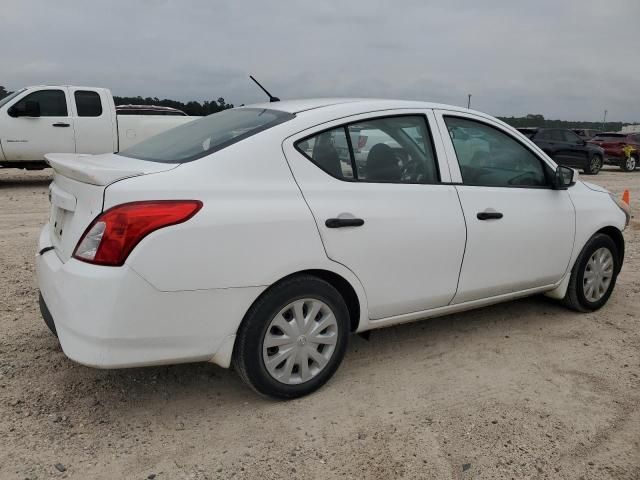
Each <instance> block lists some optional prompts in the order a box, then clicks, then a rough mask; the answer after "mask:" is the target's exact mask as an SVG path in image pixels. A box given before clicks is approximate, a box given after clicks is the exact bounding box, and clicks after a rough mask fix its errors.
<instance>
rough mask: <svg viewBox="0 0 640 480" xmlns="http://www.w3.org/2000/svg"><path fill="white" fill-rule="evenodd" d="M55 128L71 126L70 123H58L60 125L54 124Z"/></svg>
mask: <svg viewBox="0 0 640 480" xmlns="http://www.w3.org/2000/svg"><path fill="white" fill-rule="evenodd" d="M52 126H53V127H70V126H71V124H69V123H63V122H58V123H54V124H52Z"/></svg>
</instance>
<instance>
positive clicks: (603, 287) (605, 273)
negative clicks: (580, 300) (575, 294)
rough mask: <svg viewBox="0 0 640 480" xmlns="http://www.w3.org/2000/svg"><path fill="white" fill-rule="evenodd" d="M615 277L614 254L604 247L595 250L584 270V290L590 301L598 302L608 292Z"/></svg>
mask: <svg viewBox="0 0 640 480" xmlns="http://www.w3.org/2000/svg"><path fill="white" fill-rule="evenodd" d="M612 277H613V255H611V251H610V250H609V249H608V248H605V247H602V248H599V249H598V250H596V251H595V252H593V255H591V258H590V259H589V261H588V262H587V268H586V269H585V271H584V279H583V291H584V296H585V297H586V299H587V300H589V301H590V302H597V301H598V300H600V299H601V298H602V297H603V296H604V294H605V293H606V292H607V289H608V288H609V285H610V284H611V278H612Z"/></svg>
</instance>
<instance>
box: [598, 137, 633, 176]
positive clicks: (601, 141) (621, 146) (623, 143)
mask: <svg viewBox="0 0 640 480" xmlns="http://www.w3.org/2000/svg"><path fill="white" fill-rule="evenodd" d="M589 143H591V144H592V145H597V146H598V147H600V148H602V149H603V150H604V154H605V155H604V161H605V163H609V164H611V165H618V166H619V167H620V168H621V169H622V170H624V171H625V172H632V171H634V170H635V169H636V168H638V165H639V164H640V162H639V160H638V159H640V133H615V132H606V133H600V134H598V135H596V136H595V137H594V138H593V139H591V140H590V141H589ZM626 152H628V154H627V153H626Z"/></svg>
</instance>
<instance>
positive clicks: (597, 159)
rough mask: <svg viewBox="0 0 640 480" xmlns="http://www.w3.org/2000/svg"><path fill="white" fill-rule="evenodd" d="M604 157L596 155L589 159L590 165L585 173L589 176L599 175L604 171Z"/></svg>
mask: <svg viewBox="0 0 640 480" xmlns="http://www.w3.org/2000/svg"><path fill="white" fill-rule="evenodd" d="M602 164H603V163H602V157H601V156H600V155H594V156H593V157H591V158H590V159H589V165H587V168H585V169H584V173H586V174H587V175H597V174H598V173H600V170H602Z"/></svg>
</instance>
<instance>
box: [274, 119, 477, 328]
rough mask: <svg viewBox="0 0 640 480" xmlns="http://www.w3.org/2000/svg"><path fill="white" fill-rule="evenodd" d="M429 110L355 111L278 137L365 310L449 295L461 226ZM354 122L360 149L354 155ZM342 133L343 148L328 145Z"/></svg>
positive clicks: (387, 311) (429, 302)
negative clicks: (361, 293) (363, 151)
mask: <svg viewBox="0 0 640 480" xmlns="http://www.w3.org/2000/svg"><path fill="white" fill-rule="evenodd" d="M378 115H379V114H378ZM428 116H431V117H432V118H433V113H432V112H431V111H426V110H424V111H416V112H413V113H403V114H402V115H397V116H393V115H386V116H384V117H380V116H376V115H375V114H369V115H359V116H355V117H350V118H349V119H342V120H339V121H334V122H330V123H327V124H323V125H322V126H318V127H314V128H311V129H308V130H305V131H304V132H300V133H299V134H296V135H294V136H292V137H290V138H288V139H286V140H285V142H284V143H283V149H284V152H285V155H286V158H287V161H288V162H289V165H290V167H291V170H292V172H293V175H294V177H295V180H296V182H297V183H298V185H299V187H300V189H301V192H302V194H303V195H304V198H305V200H306V202H307V204H308V205H309V208H310V210H311V212H312V214H313V216H314V218H315V221H316V224H317V226H318V230H319V232H320V236H321V238H322V241H323V244H324V246H325V250H326V253H327V256H328V257H329V258H330V259H332V260H334V261H336V262H338V263H341V264H343V265H345V266H346V267H348V268H349V269H351V270H352V271H353V272H354V273H355V275H356V276H357V277H358V279H359V280H360V281H361V283H362V285H363V287H364V290H365V292H366V295H367V303H368V311H369V317H370V318H371V319H373V320H376V319H382V318H387V317H391V316H395V315H402V314H406V313H412V312H419V311H423V310H428V309H431V308H436V307H441V306H445V305H447V304H449V302H450V301H451V300H452V299H453V296H454V295H455V291H456V285H457V282H458V275H459V272H460V266H461V262H462V256H463V253H464V245H465V239H466V238H465V237H466V229H465V224H464V218H463V215H462V209H461V206H460V202H459V200H458V197H457V193H456V190H455V187H454V186H453V185H451V184H450V183H449V179H450V177H449V172H448V169H447V165H446V161H445V160H444V153H443V151H442V144H441V143H439V142H435V143H434V142H433V138H432V135H431V129H430V128H429V123H428V120H427V118H428ZM360 132H367V138H368V140H367V143H366V148H367V150H368V153H367V155H366V157H358V161H357V163H356V156H355V153H354V150H356V148H355V147H357V146H356V145H353V141H352V138H361V137H360V135H361V134H360ZM345 141H346V142H347V143H348V145H349V147H348V151H347V152H346V154H345V153H344V152H343V151H342V150H341V149H338V148H336V146H337V145H342V144H343V143H344V142H345ZM370 142H371V143H370ZM362 146H363V145H360V147H362ZM443 166H444V168H443Z"/></svg>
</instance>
